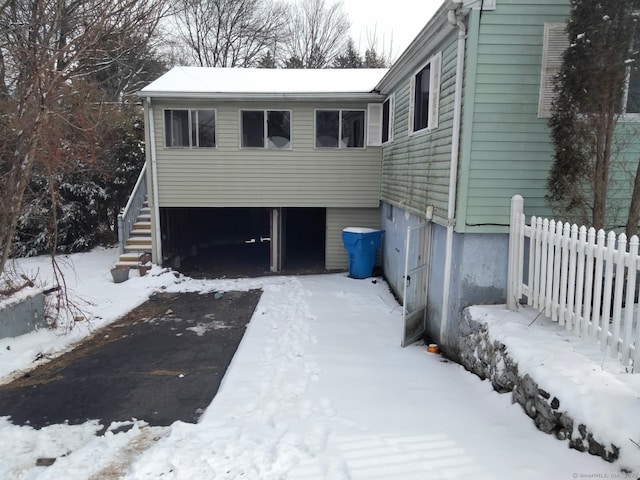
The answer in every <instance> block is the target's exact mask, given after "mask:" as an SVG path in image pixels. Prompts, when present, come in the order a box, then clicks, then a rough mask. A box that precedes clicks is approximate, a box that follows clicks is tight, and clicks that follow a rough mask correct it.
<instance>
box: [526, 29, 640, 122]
mask: <svg viewBox="0 0 640 480" xmlns="http://www.w3.org/2000/svg"><path fill="white" fill-rule="evenodd" d="M566 28H567V24H566V23H545V24H544V37H543V47H542V69H541V77H540V95H539V98H538V117H540V118H549V117H551V108H552V104H553V100H554V97H555V77H556V75H557V74H558V72H560V68H561V67H562V62H563V56H564V52H565V50H566V49H567V48H568V47H569V38H568V36H567V33H566ZM632 43H633V48H634V49H636V50H637V49H638V47H639V46H640V29H638V28H636V29H635V32H634V35H633V40H632ZM621 107H622V108H621V110H622V111H621V112H620V113H622V114H623V115H624V114H632V115H630V117H631V118H633V119H636V118H637V114H639V113H640V71H639V68H638V66H637V65H636V64H635V63H630V64H629V66H628V67H627V81H626V85H625V91H624V101H623V103H622V105H621Z"/></svg>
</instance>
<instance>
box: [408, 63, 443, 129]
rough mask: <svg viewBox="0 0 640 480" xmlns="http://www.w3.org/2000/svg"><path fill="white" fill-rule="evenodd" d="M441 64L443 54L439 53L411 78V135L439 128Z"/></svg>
mask: <svg viewBox="0 0 640 480" xmlns="http://www.w3.org/2000/svg"><path fill="white" fill-rule="evenodd" d="M441 64H442V53H441V52H439V53H437V54H436V55H434V56H433V57H431V58H430V59H429V61H428V62H427V63H426V64H425V65H423V66H422V67H421V68H420V69H419V70H418V71H417V72H416V73H415V74H414V75H413V76H412V77H411V85H410V94H409V98H410V103H409V134H413V133H417V132H422V131H424V132H427V131H431V130H433V129H434V128H437V127H438V116H439V108H440V74H441V72H440V68H441V67H440V66H441Z"/></svg>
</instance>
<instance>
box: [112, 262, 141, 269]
mask: <svg viewBox="0 0 640 480" xmlns="http://www.w3.org/2000/svg"><path fill="white" fill-rule="evenodd" d="M116 267H118V268H138V262H130V261H118V262H116Z"/></svg>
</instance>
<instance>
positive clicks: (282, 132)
mask: <svg viewBox="0 0 640 480" xmlns="http://www.w3.org/2000/svg"><path fill="white" fill-rule="evenodd" d="M240 116H241V123H242V142H241V145H242V148H269V149H276V150H287V149H290V148H291V112H290V111H288V110H242V111H241V112H240Z"/></svg>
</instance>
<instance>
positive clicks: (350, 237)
mask: <svg viewBox="0 0 640 480" xmlns="http://www.w3.org/2000/svg"><path fill="white" fill-rule="evenodd" d="M383 233H384V230H374V229H373V228H361V227H347V228H345V229H344V230H342V242H343V243H344V248H346V249H347V253H348V254H349V276H350V277H351V278H369V277H370V276H371V275H372V274H373V267H375V265H376V254H377V251H378V249H379V248H380V243H381V242H382V234H383Z"/></svg>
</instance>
